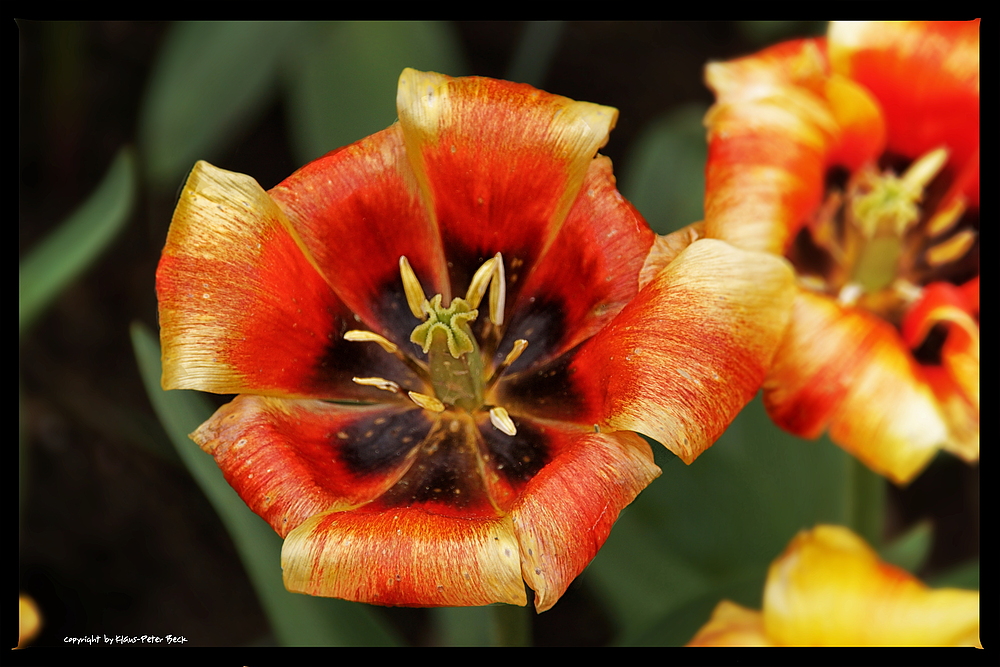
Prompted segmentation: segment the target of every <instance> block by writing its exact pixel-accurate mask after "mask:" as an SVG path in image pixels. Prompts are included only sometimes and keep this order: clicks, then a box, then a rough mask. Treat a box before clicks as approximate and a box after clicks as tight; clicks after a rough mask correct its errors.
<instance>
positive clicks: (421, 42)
mask: <svg viewBox="0 0 1000 667" xmlns="http://www.w3.org/2000/svg"><path fill="white" fill-rule="evenodd" d="M405 67H413V68H416V69H420V70H431V71H435V72H441V73H442V74H449V75H452V76H458V75H461V74H464V73H465V65H464V63H463V58H462V55H461V49H460V47H459V45H458V38H457V36H456V35H455V32H454V29H453V28H452V26H451V25H450V24H448V23H440V22H434V21H412V22H392V21H374V22H372V21H357V22H342V23H321V24H315V25H311V26H310V29H309V30H308V31H304V34H303V35H302V39H300V41H299V43H298V48H297V49H295V50H294V51H293V52H292V54H291V57H290V59H289V63H288V68H287V72H286V74H287V81H288V89H289V115H290V120H291V134H292V140H293V143H294V146H295V150H296V153H297V155H298V157H299V159H300V160H301V161H303V162H307V161H309V160H314V159H316V158H318V157H320V156H321V155H324V154H325V153H328V152H330V151H331V150H334V149H336V148H340V147H341V146H346V145H347V144H350V143H353V142H355V141H357V140H359V139H363V138H364V137H366V136H368V135H369V134H374V133H375V132H378V131H380V130H384V129H385V128H386V127H388V126H389V125H391V124H392V123H393V122H394V121H395V120H396V85H397V82H398V80H399V75H400V73H401V72H402V71H403V68H405Z"/></svg>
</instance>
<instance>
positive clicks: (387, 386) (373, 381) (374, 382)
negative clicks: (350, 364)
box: [351, 378, 399, 394]
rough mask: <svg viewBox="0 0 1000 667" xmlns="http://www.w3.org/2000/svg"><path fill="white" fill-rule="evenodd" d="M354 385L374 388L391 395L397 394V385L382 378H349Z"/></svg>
mask: <svg viewBox="0 0 1000 667" xmlns="http://www.w3.org/2000/svg"><path fill="white" fill-rule="evenodd" d="M351 379H352V380H353V381H354V382H355V383H357V384H361V385H364V386H366V387H376V388H378V389H381V390H383V391H389V392H392V393H393V394H398V393H399V385H398V384H396V383H395V382H393V381H392V380H386V379H383V378H351Z"/></svg>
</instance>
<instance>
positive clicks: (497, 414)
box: [490, 406, 517, 435]
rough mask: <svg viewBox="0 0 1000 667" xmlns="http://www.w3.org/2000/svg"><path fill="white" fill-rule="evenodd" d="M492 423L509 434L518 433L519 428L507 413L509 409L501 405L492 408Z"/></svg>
mask: <svg viewBox="0 0 1000 667" xmlns="http://www.w3.org/2000/svg"><path fill="white" fill-rule="evenodd" d="M490 423H492V424H493V426H495V427H496V428H497V430H499V431H503V432H504V433H506V434H507V435H517V428H516V427H515V426H514V421H513V420H512V419H511V418H510V415H509V414H507V411H506V410H504V409H503V408H501V407H499V406H498V407H494V408H490Z"/></svg>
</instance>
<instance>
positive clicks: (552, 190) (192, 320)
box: [157, 70, 794, 611]
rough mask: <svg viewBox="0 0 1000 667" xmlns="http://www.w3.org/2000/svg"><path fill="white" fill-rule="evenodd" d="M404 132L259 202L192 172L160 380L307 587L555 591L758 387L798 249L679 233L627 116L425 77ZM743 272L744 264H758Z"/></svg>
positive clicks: (204, 171)
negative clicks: (636, 160) (199, 399)
mask: <svg viewBox="0 0 1000 667" xmlns="http://www.w3.org/2000/svg"><path fill="white" fill-rule="evenodd" d="M397 108H398V113H399V122H398V123H396V124H394V125H392V126H391V127H389V128H388V129H386V130H385V131H383V132H379V133H378V134H375V135H372V136H370V137H368V138H366V139H363V140H361V141H359V142H357V143H356V144H353V145H351V146H347V147H345V148H342V149H339V150H336V151H334V152H332V153H330V154H328V155H326V156H325V157H323V158H321V159H319V160H316V161H315V162H313V163H311V164H309V165H307V166H305V167H303V168H302V169H300V170H299V171H297V172H296V173H294V174H293V175H292V176H290V177H289V178H288V179H286V180H285V181H283V182H282V183H280V184H279V185H278V186H277V187H275V188H274V189H272V190H270V191H268V192H265V191H264V190H263V189H261V187H260V186H259V185H257V183H256V182H255V181H254V180H253V179H252V178H250V177H248V176H243V175H240V174H235V173H232V172H228V171H223V170H221V169H217V168H215V167H213V166H210V165H208V164H206V163H204V162H201V163H198V164H197V165H196V166H195V168H194V170H193V171H192V173H191V175H190V177H189V178H188V181H187V184H186V186H185V187H184V190H183V192H182V193H181V196H180V201H179V203H178V205H177V210H176V212H175V214H174V218H173V223H172V225H171V229H170V233H169V235H168V238H167V244H166V248H165V249H164V252H163V258H162V260H161V262H160V266H159V270H158V273H157V291H158V295H159V300H160V324H161V340H162V345H163V366H164V375H163V384H164V387H166V388H193V389H201V390H204V391H212V392H217V393H236V394H240V396H238V397H237V398H236V399H235V400H234V401H233V402H232V403H229V404H228V405H226V406H224V407H222V408H221V409H219V411H218V412H216V414H215V415H214V416H213V417H212V418H211V419H210V420H209V421H208V422H206V423H205V424H204V425H203V426H202V427H201V428H199V429H198V431H197V432H195V433H194V434H193V436H192V437H193V438H194V440H195V441H196V442H197V443H198V444H199V445H200V446H201V447H202V448H203V449H204V450H205V451H206V452H209V453H211V454H212V455H213V456H214V457H215V459H216V461H217V462H218V465H219V466H220V468H221V469H222V471H223V473H224V474H225V476H226V479H227V480H228V481H229V483H230V484H231V485H232V486H233V488H234V489H236V491H237V492H238V493H239V494H240V496H241V497H242V498H243V499H244V500H245V501H246V503H247V504H248V505H249V506H250V508H251V509H253V510H254V511H255V512H256V513H258V514H259V515H260V516H261V517H263V518H264V519H265V520H267V521H268V522H269V523H270V524H271V526H273V527H274V529H275V530H276V531H277V532H278V533H279V534H280V535H281V536H283V537H285V543H284V548H283V551H282V568H283V570H284V581H285V585H286V586H287V587H288V589H289V590H292V591H297V592H302V593H308V594H312V595H324V596H333V597H340V598H346V599H349V600H358V601H364V602H370V603H376V604H384V605H408V606H445V605H449V606H459V605H484V604H489V603H493V602H506V603H511V604H520V605H523V604H525V603H526V601H527V597H526V593H525V587H524V582H527V584H528V585H529V586H530V587H531V588H532V589H534V591H535V605H536V607H537V609H538V610H540V611H541V610H545V609H548V608H549V607H551V606H552V605H553V604H555V602H556V601H557V600H558V599H559V597H560V596H561V595H562V594H563V592H564V591H565V590H566V587H567V586H568V585H569V584H570V582H571V581H572V580H573V578H574V577H576V576H577V575H578V574H579V573H580V572H581V571H582V570H583V568H584V567H585V566H586V565H587V563H589V562H590V560H591V559H592V558H593V557H594V555H595V554H596V553H597V550H598V549H599V548H600V547H601V545H602V544H603V543H604V541H605V539H606V538H607V536H608V533H609V531H610V530H611V526H612V524H613V523H614V522H615V519H616V518H617V516H618V514H619V512H621V510H622V508H624V507H625V506H626V505H628V503H630V502H631V501H632V499H633V498H635V496H636V494H638V493H639V491H641V490H642V489H643V488H644V487H645V486H646V485H648V484H649V483H650V482H651V481H652V480H653V479H654V478H655V477H656V476H657V475H658V474H659V468H657V467H656V465H654V463H653V456H652V452H651V450H650V448H649V446H648V445H647V444H646V441H645V440H643V438H641V437H640V436H639V435H637V434H636V433H635V432H636V431H637V432H639V433H642V434H644V435H647V436H649V437H651V438H654V439H656V440H659V441H660V442H662V443H663V444H664V445H666V446H667V447H668V448H669V449H670V450H671V451H673V452H675V453H676V454H677V455H678V456H680V457H681V458H682V459H683V460H685V461H687V462H690V461H692V460H693V459H694V458H695V457H696V456H697V455H698V454H699V453H700V452H702V451H703V450H704V449H705V448H707V447H708V446H709V445H710V444H711V443H712V442H713V441H714V440H715V438H717V437H718V436H719V435H720V434H721V432H722V431H723V430H724V429H725V428H726V426H727V425H728V424H729V422H730V421H731V420H732V418H733V417H734V416H735V415H736V413H737V412H738V411H739V410H740V409H741V408H742V407H743V405H744V404H745V403H746V402H747V401H748V400H749V399H750V398H751V397H752V396H753V394H754V393H755V392H756V390H757V388H758V387H759V385H760V382H761V380H762V379H763V377H764V373H765V371H766V368H767V366H768V365H769V364H770V361H771V357H772V356H773V352H774V349H775V348H776V346H777V344H778V341H779V340H780V336H781V332H782V331H783V329H784V327H785V325H786V323H787V319H788V312H789V309H790V304H791V298H792V295H793V293H794V283H793V280H792V274H791V271H790V270H789V268H788V267H787V265H786V263H785V262H784V260H781V259H779V258H776V257H773V256H771V255H768V254H764V253H753V252H747V251H743V250H738V249H736V248H734V247H732V246H730V245H728V244H726V243H724V242H722V241H718V240H693V239H694V236H695V235H693V234H691V233H687V232H686V233H683V234H679V235H677V236H673V237H669V238H657V237H656V235H655V234H654V233H653V232H652V231H650V229H649V227H648V226H647V225H646V223H645V222H644V221H643V219H642V217H641V216H640V215H639V214H638V213H637V212H636V210H635V209H634V208H633V207H632V206H631V205H630V204H629V203H628V202H627V201H625V200H624V199H623V198H622V197H621V195H619V194H618V191H617V190H616V189H615V180H614V177H613V176H612V173H611V163H610V161H609V160H608V159H607V158H604V157H601V156H599V155H597V154H596V153H597V150H598V148H600V147H601V146H602V145H604V143H605V142H606V141H607V139H608V132H609V131H610V129H611V127H612V126H613V125H614V122H615V119H616V117H617V111H616V110H615V109H611V108H609V107H603V106H598V105H596V104H589V103H584V102H574V101H572V100H569V99H566V98H564V97H558V96H556V95H550V94H548V93H545V92H542V91H539V90H536V89H534V88H531V87H529V86H526V85H519V84H513V83H507V82H503V81H495V80H491V79H484V78H464V79H452V78H449V77H446V76H442V75H439V74H433V73H422V72H417V71H413V70H405V71H404V72H403V74H402V76H401V77H400V80H399V92H398V97H397ZM748 267H749V268H748Z"/></svg>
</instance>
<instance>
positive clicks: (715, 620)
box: [687, 600, 774, 646]
mask: <svg viewBox="0 0 1000 667" xmlns="http://www.w3.org/2000/svg"><path fill="white" fill-rule="evenodd" d="M687 646H774V644H773V643H772V642H771V640H770V639H768V637H767V634H766V633H765V632H764V615H763V614H761V613H760V612H759V611H753V610H752V609H747V608H745V607H741V606H740V605H738V604H736V603H733V602H730V601H729V600H723V601H722V602H720V603H719V604H718V605H717V606H716V607H715V611H713V612H712V618H710V619H709V620H708V623H706V624H705V625H703V626H702V627H701V630H698V633H697V634H696V635H695V636H694V637H693V638H692V639H691V641H689V642H688V643H687Z"/></svg>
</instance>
